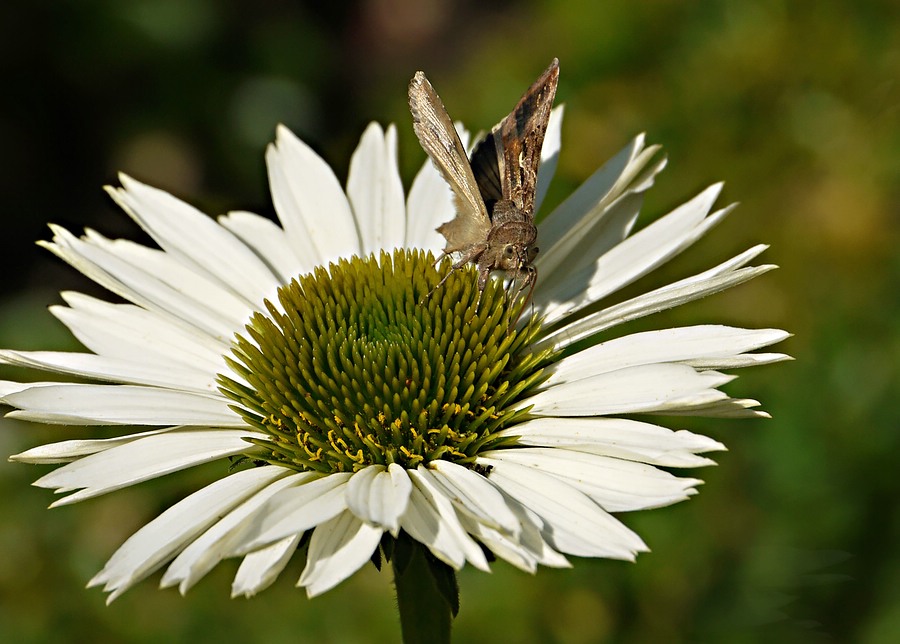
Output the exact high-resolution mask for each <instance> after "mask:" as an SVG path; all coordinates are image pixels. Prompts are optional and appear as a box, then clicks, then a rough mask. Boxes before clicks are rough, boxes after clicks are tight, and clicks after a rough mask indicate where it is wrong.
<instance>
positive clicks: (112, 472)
mask: <svg viewBox="0 0 900 644" xmlns="http://www.w3.org/2000/svg"><path fill="white" fill-rule="evenodd" d="M251 435H252V433H251V432H249V431H235V430H214V429H208V430H190V431H181V430H175V431H170V432H165V433H162V434H156V435H152V436H146V437H144V438H139V439H137V440H133V441H130V442H128V443H125V444H124V445H120V446H117V447H113V448H111V449H107V450H104V451H102V452H97V453H96V454H92V455H90V456H86V457H84V458H82V459H79V460H77V461H74V462H72V463H69V464H68V465H64V466H63V467H60V468H57V469H55V470H53V471H52V472H50V473H49V474H46V475H44V476H42V477H41V478H39V479H38V480H37V481H35V482H34V485H36V486H38V487H44V488H51V489H54V490H56V493H57V494H60V493H63V492H71V491H72V490H81V491H80V492H76V493H75V494H71V495H69V496H67V497H65V498H64V499H60V500H59V501H56V502H55V503H54V504H53V506H57V505H65V504H69V503H75V502H76V501H81V500H83V499H87V498H91V497H94V496H99V495H100V494H105V493H107V492H111V491H113V490H118V489H121V488H123V487H128V486H129V485H134V484H135V483H140V482H141V481H147V480H150V479H153V478H157V477H160V476H164V475H166V474H170V473H172V472H177V471H178V470H183V469H186V468H188V467H193V466H195V465H199V464H201V463H208V462H209V461H214V460H217V459H220V458H225V457H227V456H234V455H236V454H242V453H245V452H248V451H250V449H252V446H251V445H250V444H249V443H248V442H247V441H246V440H244V438H245V437H247V436H251Z"/></svg>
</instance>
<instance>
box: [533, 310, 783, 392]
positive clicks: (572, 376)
mask: <svg viewBox="0 0 900 644" xmlns="http://www.w3.org/2000/svg"><path fill="white" fill-rule="evenodd" d="M788 336H789V334H788V333H785V332H784V331H780V330H778V329H739V328H736V327H729V326H722V325H713V324H707V325H699V326H689V327H679V328H674V329H661V330H657V331H645V332H643V333H633V334H631V335H626V336H623V337H621V338H615V339H613V340H609V341H608V342H604V343H602V344H598V345H595V346H593V347H589V348H587V349H585V350H584V351H579V352H578V353H575V354H573V355H571V356H568V357H566V358H563V359H562V360H560V361H559V362H556V363H555V364H554V365H553V366H552V367H551V369H550V377H549V378H548V379H547V381H546V382H544V383H543V385H542V386H543V387H544V388H549V387H552V386H555V385H557V384H560V383H564V382H573V381H576V380H580V379H581V378H586V377H589V376H593V375H596V374H600V373H606V372H609V371H615V370H616V369H622V368H624V367H632V366H636V365H641V364H652V363H660V362H699V363H702V364H707V363H710V362H717V361H718V359H724V360H726V361H727V360H728V359H731V358H734V357H737V356H739V355H740V354H742V353H745V352H747V351H752V350H754V349H759V348H760V347H764V346H767V345H770V344H775V343H776V342H781V341H782V340H784V339H785V338H787V337H788Z"/></svg>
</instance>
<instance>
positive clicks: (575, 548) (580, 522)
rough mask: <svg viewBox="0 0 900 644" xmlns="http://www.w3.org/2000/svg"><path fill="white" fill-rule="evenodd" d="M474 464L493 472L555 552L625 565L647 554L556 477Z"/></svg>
mask: <svg viewBox="0 0 900 644" xmlns="http://www.w3.org/2000/svg"><path fill="white" fill-rule="evenodd" d="M479 462H483V463H484V464H486V465H491V466H492V467H493V469H492V470H491V475H490V476H491V482H492V483H493V484H494V485H496V486H498V487H499V488H500V489H502V490H503V491H504V492H505V493H506V494H509V495H510V496H511V497H513V498H514V499H516V500H517V501H519V502H520V503H521V504H522V505H524V506H525V507H526V508H528V509H530V510H531V511H533V512H534V513H535V514H536V515H537V516H538V517H540V520H541V521H543V523H544V528H543V530H542V534H543V536H544V538H545V539H547V541H548V542H549V543H550V544H551V545H552V546H553V547H554V548H556V549H557V550H560V551H561V552H567V553H569V554H573V555H577V556H581V557H609V558H612V559H625V560H628V561H634V555H635V554H636V553H638V552H643V551H646V550H647V546H646V545H644V542H643V541H641V538H640V537H638V536H637V535H636V534H635V533H634V532H632V531H631V530H629V529H628V528H626V527H625V526H624V525H622V523H620V522H619V521H618V520H616V519H615V518H613V517H612V516H611V515H609V514H608V513H606V512H605V511H604V510H603V509H602V508H600V507H599V506H598V505H597V504H596V503H594V502H593V501H592V500H591V499H590V498H589V497H588V496H587V495H585V494H584V493H582V492H580V491H579V490H577V489H575V488H574V487H573V486H571V485H570V484H568V483H566V482H563V481H562V480H560V479H558V478H557V477H555V476H551V475H549V474H543V473H541V472H538V471H536V470H534V469H533V468H530V467H524V466H522V465H517V464H515V463H511V462H508V461H503V460H499V459H496V458H479Z"/></svg>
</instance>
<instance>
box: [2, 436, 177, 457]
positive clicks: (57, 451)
mask: <svg viewBox="0 0 900 644" xmlns="http://www.w3.org/2000/svg"><path fill="white" fill-rule="evenodd" d="M176 429H178V428H177V427H165V428H163V429H153V430H150V431H147V432H140V433H137V434H127V435H126V436H117V437H115V438H100V439H95V440H70V441H60V442H58V443H48V444H46V445H39V446H38V447H33V448H31V449H29V450H27V451H24V452H22V453H21V454H15V455H13V456H10V457H9V460H11V461H16V462H19V463H34V464H36V463H41V464H53V463H70V462H72V461H74V460H75V459H78V458H81V457H82V456H88V455H90V454H96V453H97V452H103V451H105V450H108V449H112V448H113V447H119V446H120V445H125V444H126V443H130V442H132V441H136V440H138V439H141V438H144V437H146V436H156V435H157V434H163V433H165V432H171V431H174V430H176Z"/></svg>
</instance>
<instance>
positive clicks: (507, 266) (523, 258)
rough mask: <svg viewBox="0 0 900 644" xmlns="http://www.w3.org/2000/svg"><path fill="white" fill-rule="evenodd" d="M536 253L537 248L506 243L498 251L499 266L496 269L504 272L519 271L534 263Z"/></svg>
mask: <svg viewBox="0 0 900 644" xmlns="http://www.w3.org/2000/svg"><path fill="white" fill-rule="evenodd" d="M537 253H538V247H537V246H531V245H527V244H522V243H516V242H507V243H505V244H503V246H502V247H501V249H500V257H499V261H498V264H499V266H498V267H497V268H500V269H502V270H506V271H516V270H521V269H522V268H524V267H526V266H528V265H530V264H531V262H533V261H534V258H535V256H536V255H537Z"/></svg>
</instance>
